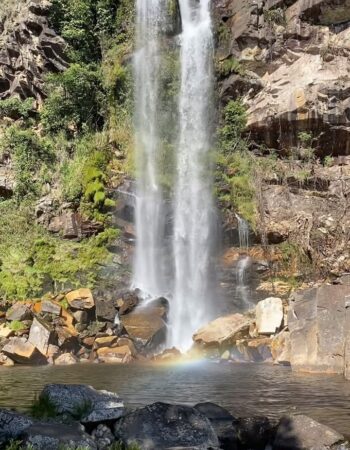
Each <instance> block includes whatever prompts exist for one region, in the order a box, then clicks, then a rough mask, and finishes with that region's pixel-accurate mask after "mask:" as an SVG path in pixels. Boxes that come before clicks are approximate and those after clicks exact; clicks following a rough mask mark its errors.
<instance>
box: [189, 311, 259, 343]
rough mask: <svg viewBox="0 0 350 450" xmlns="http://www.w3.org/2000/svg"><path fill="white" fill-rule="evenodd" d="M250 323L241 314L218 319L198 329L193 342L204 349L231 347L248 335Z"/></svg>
mask: <svg viewBox="0 0 350 450" xmlns="http://www.w3.org/2000/svg"><path fill="white" fill-rule="evenodd" d="M250 323H251V320H250V319H248V318H247V317H245V316H243V315H242V314H231V315H229V316H224V317H219V318H218V319H216V320H214V321H213V322H210V323H209V324H208V325H205V326H204V327H202V328H200V329H199V330H198V331H197V332H196V333H195V334H194V335H193V340H194V342H195V343H196V344H199V345H201V346H204V347H210V346H213V347H220V346H226V345H231V344H234V343H235V342H236V340H237V339H240V338H242V337H244V336H245V335H246V334H247V333H248V331H249V326H250Z"/></svg>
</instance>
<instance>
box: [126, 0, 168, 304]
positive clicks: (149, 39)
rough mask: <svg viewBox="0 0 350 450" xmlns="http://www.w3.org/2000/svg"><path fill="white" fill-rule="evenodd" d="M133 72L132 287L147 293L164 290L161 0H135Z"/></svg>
mask: <svg viewBox="0 0 350 450" xmlns="http://www.w3.org/2000/svg"><path fill="white" fill-rule="evenodd" d="M136 10H137V22H136V48H137V51H136V53H135V56H134V76H135V145H136V158H135V161H136V171H137V188H136V207H135V222H136V235H137V243H136V251H135V260H134V276H133V287H135V288H139V289H140V290H141V291H142V292H143V293H144V294H145V296H150V297H156V296H159V295H162V293H163V291H164V289H165V277H164V268H165V261H164V245H163V239H164V233H165V231H164V229H165V214H164V199H163V194H162V189H161V186H160V183H159V176H158V175H159V174H158V162H157V154H158V152H159V147H160V137H159V130H158V120H159V113H160V105H159V71H160V64H161V60H160V58H161V54H160V36H161V33H162V25H163V24H164V21H165V10H164V1H163V0H137V2H136Z"/></svg>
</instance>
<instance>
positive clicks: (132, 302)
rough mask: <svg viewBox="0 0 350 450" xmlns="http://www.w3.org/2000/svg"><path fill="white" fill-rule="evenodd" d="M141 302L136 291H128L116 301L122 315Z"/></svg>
mask: <svg viewBox="0 0 350 450" xmlns="http://www.w3.org/2000/svg"><path fill="white" fill-rule="evenodd" d="M139 303H140V300H139V298H138V296H137V293H136V292H127V293H125V294H123V295H122V296H121V297H120V298H118V300H117V301H116V302H115V306H116V307H117V308H118V311H119V314H120V315H121V316H122V315H124V314H129V313H130V312H131V311H133V310H134V309H135V308H136V306H137V305H138V304H139Z"/></svg>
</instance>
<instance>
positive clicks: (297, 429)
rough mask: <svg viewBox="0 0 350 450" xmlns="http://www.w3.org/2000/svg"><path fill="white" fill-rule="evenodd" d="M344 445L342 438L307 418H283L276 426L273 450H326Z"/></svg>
mask: <svg viewBox="0 0 350 450" xmlns="http://www.w3.org/2000/svg"><path fill="white" fill-rule="evenodd" d="M342 443H345V439H344V436H342V435H341V434H339V433H337V432H336V431H335V430H333V429H332V428H329V427H327V426H325V425H322V424H320V423H318V422H316V421H315V420H313V419H311V418H310V417H308V416H304V415H298V416H290V417H284V418H282V419H281V421H280V422H279V425H278V429H277V434H276V438H275V441H274V444H273V450H328V449H330V448H332V449H335V448H337V449H338V448H339V449H340V448H343V450H347V449H349V448H350V447H348V446H347V445H345V446H342V447H338V444H339V445H340V444H342Z"/></svg>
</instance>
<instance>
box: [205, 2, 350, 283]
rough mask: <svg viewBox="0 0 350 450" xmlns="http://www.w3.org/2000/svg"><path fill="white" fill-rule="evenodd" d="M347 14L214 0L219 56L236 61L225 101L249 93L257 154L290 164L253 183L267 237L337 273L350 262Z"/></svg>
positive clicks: (310, 6)
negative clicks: (304, 138)
mask: <svg viewBox="0 0 350 450" xmlns="http://www.w3.org/2000/svg"><path fill="white" fill-rule="evenodd" d="M349 11H350V9H349V2H348V1H347V0H340V1H335V0H262V1H253V0H238V1H234V0H216V1H215V2H214V12H215V15H216V30H217V41H218V48H217V55H216V58H217V63H218V64H222V65H223V64H225V63H226V65H227V67H231V70H228V71H226V72H225V73H224V74H220V75H219V86H218V90H219V96H220V101H221V104H222V105H225V104H226V103H227V102H228V101H229V100H230V99H232V98H234V99H236V98H241V99H242V100H243V103H244V104H245V105H246V107H247V112H248V123H247V129H246V134H247V137H248V138H249V142H250V149H251V150H252V153H253V154H254V155H256V156H257V158H260V159H262V158H264V157H265V155H266V154H269V153H270V154H271V153H273V154H274V155H275V156H276V157H277V158H278V159H279V161H283V163H282V166H283V170H282V171H283V175H282V176H281V173H280V172H279V170H277V169H276V167H273V168H272V173H271V174H267V172H266V171H265V172H264V173H263V174H262V177H261V180H254V183H255V184H256V190H257V192H258V199H257V202H258V203H259V204H258V210H259V214H258V219H257V232H258V235H259V239H262V240H263V241H264V242H265V243H268V244H278V243H281V242H284V241H289V242H291V243H293V244H295V245H297V246H299V247H300V248H302V249H303V251H304V252H305V254H306V255H308V257H309V258H310V260H311V261H312V263H314V264H315V265H316V266H317V267H318V269H320V271H321V272H329V271H330V272H334V273H335V274H339V273H342V272H344V271H347V270H349V268H350V259H349V253H348V245H347V243H348V240H349V224H350V212H349V193H350V191H349V187H350V186H349V175H350V172H349V171H350V168H349V167H350V166H349V164H350V159H349V156H348V155H349V154H350V60H349V55H350V12H349ZM233 62H234V63H233ZM230 64H231V65H230ZM302 133H307V134H308V136H309V143H308V147H309V151H310V152H311V153H312V161H311V162H310V161H308V162H307V161H306V159H307V158H305V155H304V156H303V155H301V154H300V147H301V146H302V145H301V134H302ZM301 153H302V152H301ZM325 158H326V159H325ZM327 158H328V163H329V164H324V161H325V160H327ZM291 159H293V161H291ZM280 168H281V166H280ZM235 226H236V225H235V224H234V223H233V224H232V227H233V228H234V227H235Z"/></svg>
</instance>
